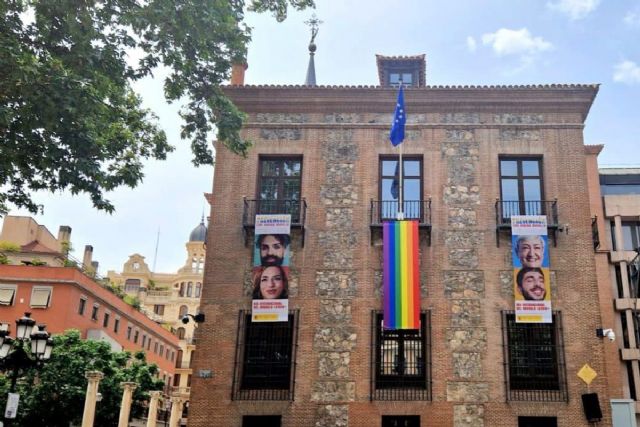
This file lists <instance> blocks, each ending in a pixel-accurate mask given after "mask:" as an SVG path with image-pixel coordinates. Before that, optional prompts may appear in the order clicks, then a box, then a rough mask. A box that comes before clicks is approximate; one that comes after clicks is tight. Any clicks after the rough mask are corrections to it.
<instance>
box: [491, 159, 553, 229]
mask: <svg viewBox="0 0 640 427" xmlns="http://www.w3.org/2000/svg"><path fill="white" fill-rule="evenodd" d="M543 160H544V159H543V156H542V155H529V156H528V155H524V156H523V155H500V156H498V187H499V191H500V201H501V202H502V203H503V207H502V215H503V217H505V207H504V203H505V202H518V211H519V215H528V214H529V213H527V202H529V203H535V202H539V203H540V209H539V212H537V213H536V215H546V206H545V204H544V203H542V202H543V201H544V200H545V194H544V193H545V192H544V162H543ZM503 161H515V162H516V175H503V172H502V162H503ZM530 161H536V162H538V175H537V176H534V175H524V173H523V167H522V162H530ZM533 178H537V179H538V182H539V185H540V200H527V199H525V198H524V193H525V191H524V181H525V179H533ZM503 179H515V180H516V181H517V185H518V200H506V199H505V198H504V194H503V192H502V180H503ZM506 211H507V212H508V213H509V215H508V217H509V218H510V217H511V215H513V211H514V209H512V208H508V209H506ZM532 215H533V214H532ZM505 218H506V217H505Z"/></svg>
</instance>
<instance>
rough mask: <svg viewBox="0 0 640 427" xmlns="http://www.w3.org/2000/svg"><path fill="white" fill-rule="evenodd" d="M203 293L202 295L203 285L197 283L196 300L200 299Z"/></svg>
mask: <svg viewBox="0 0 640 427" xmlns="http://www.w3.org/2000/svg"><path fill="white" fill-rule="evenodd" d="M201 293H202V283H200V282H198V283H196V294H195V295H194V296H195V297H196V298H200V294H201ZM196 313H197V312H196Z"/></svg>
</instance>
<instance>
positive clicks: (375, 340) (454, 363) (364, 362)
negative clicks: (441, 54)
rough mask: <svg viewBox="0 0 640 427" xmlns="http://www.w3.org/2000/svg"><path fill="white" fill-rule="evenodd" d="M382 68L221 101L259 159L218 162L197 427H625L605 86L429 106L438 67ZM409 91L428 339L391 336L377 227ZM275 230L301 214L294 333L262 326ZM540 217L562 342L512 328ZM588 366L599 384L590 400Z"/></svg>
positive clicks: (407, 158) (409, 179) (239, 93)
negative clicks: (597, 120)
mask: <svg viewBox="0 0 640 427" xmlns="http://www.w3.org/2000/svg"><path fill="white" fill-rule="evenodd" d="M377 63H378V67H379V75H380V86H378V87H366V86H365V87H363V86H347V87H344V86H340V87H337V86H336V87H333V86H329V87H327V86H314V85H306V86H272V85H264V86H244V85H243V78H242V72H243V70H244V67H235V68H234V76H232V81H233V82H234V83H235V85H234V86H229V87H226V88H224V91H225V93H226V94H227V95H228V96H229V97H230V98H231V99H232V101H233V102H234V103H235V104H236V105H237V106H238V108H239V109H240V110H242V111H243V112H245V113H246V114H247V121H246V123H245V126H244V130H243V137H245V138H248V139H250V140H251V141H253V142H254V146H253V147H252V149H251V150H250V151H249V153H248V155H247V157H246V158H243V157H241V156H237V155H234V154H231V153H230V152H229V150H227V149H226V148H225V147H224V146H223V144H221V143H216V168H215V177H214V186H213V192H212V197H211V200H212V207H211V209H212V211H214V210H215V213H216V215H215V216H212V220H211V222H210V224H209V233H208V241H207V248H208V251H209V252H208V254H207V261H206V266H205V278H204V283H205V286H204V290H203V296H202V300H201V304H202V305H201V307H202V309H203V312H204V313H205V315H206V316H207V321H206V322H205V323H204V324H203V325H201V326H200V328H198V330H197V332H196V336H197V339H198V352H197V354H196V357H195V358H194V369H195V371H197V372H202V373H211V374H212V375H197V376H194V379H193V381H192V388H191V391H192V397H191V406H190V415H189V425H190V426H193V427H204V426H207V427H208V426H229V427H240V426H243V427H250V426H262V427H265V426H281V425H282V426H347V425H348V426H354V427H356V426H357V427H370V426H383V427H386V426H400V425H402V426H407V427H409V426H431V425H434V426H435V425H437V426H451V425H455V426H482V425H485V426H491V427H501V426H510V427H512V426H520V427H524V426H571V427H575V426H588V425H590V423H589V422H588V421H587V419H586V417H585V414H584V412H583V406H582V402H581V396H582V394H583V393H587V391H591V392H596V393H598V396H599V402H600V406H601V408H602V412H603V418H602V425H611V423H612V419H611V410H610V406H609V400H610V398H612V397H615V393H617V391H616V390H614V389H613V388H615V387H616V385H615V383H612V382H611V381H610V378H609V377H608V374H609V372H608V371H607V369H606V362H607V361H608V359H607V357H608V356H607V355H608V354H610V352H611V348H610V344H611V343H610V342H608V341H607V342H603V340H602V339H601V338H598V337H597V336H596V332H595V331H596V329H597V328H601V327H602V326H603V325H604V326H606V325H605V324H604V320H603V319H604V317H603V315H602V313H601V310H600V306H599V304H598V303H596V301H597V300H598V296H599V294H598V280H597V276H596V271H597V266H596V263H597V262H596V257H598V256H599V255H597V254H595V253H594V249H593V245H592V227H591V217H590V210H591V203H590V202H591V200H590V198H589V195H588V194H587V192H586V191H585V190H584V189H586V188H587V187H588V180H587V158H588V152H589V147H585V145H584V143H583V127H584V124H585V120H586V118H587V115H588V113H589V110H590V108H591V105H592V103H593V101H594V98H595V96H596V94H597V92H598V86H597V85H538V86H491V87H489V86H482V87H480V86H478V87H474V86H471V87H468V86H465V87H450V86H447V87H441V86H440V87H429V86H425V81H426V77H425V75H424V73H425V71H424V70H425V69H426V67H425V61H424V57H423V56H412V57H382V56H378V58H377ZM405 74H406V75H407V76H411V77H410V78H411V83H412V85H411V87H408V88H406V89H405V100H406V111H407V112H408V122H407V126H406V138H405V142H404V143H403V145H402V149H403V152H404V163H403V164H404V181H405V194H404V200H406V201H407V203H408V204H410V205H411V206H412V207H414V208H415V209H414V210H413V211H412V213H411V214H410V217H411V218H415V219H417V220H419V222H420V242H419V250H420V272H419V277H420V282H421V300H420V308H421V311H422V315H421V328H420V329H418V330H415V331H414V332H403V331H400V332H389V331H386V330H384V329H382V327H381V322H380V314H379V313H380V310H381V309H382V298H381V282H382V246H383V242H382V237H381V232H380V228H381V225H382V222H383V221H384V220H386V219H392V218H393V214H390V213H389V212H387V211H386V210H385V206H389V205H391V206H393V203H397V202H394V199H395V197H397V196H393V181H394V179H395V174H396V173H395V170H396V165H397V163H398V149H397V148H393V147H392V146H391V144H390V143H389V124H390V123H391V118H392V113H393V109H394V106H395V104H396V96H397V89H396V88H394V87H391V86H392V85H393V84H394V83H395V82H396V81H398V80H399V79H400V77H402V79H403V81H406V78H405V77H403V76H404V75H405ZM390 190H391V191H390ZM264 212H267V213H283V214H287V213H289V214H291V215H292V242H291V262H290V279H289V309H290V316H289V321H288V322H272V323H252V322H251V317H250V316H249V315H250V312H251V306H252V305H251V299H252V297H251V293H252V283H251V280H250V277H251V269H252V256H253V246H252V244H251V242H252V241H253V227H254V215H255V214H256V213H264ZM531 213H542V214H545V215H546V217H547V222H548V231H549V241H548V248H547V250H548V252H549V254H550V266H551V274H550V276H551V291H552V292H551V294H552V298H551V299H552V301H551V302H552V307H553V316H552V319H553V321H552V323H544V324H522V323H515V322H514V313H513V309H514V290H513V289H514V287H513V280H514V279H513V276H514V274H513V266H512V247H511V221H510V219H511V218H510V216H511V215H512V214H513V215H515V214H531ZM599 259H600V258H598V260H599ZM598 262H600V261H598ZM585 364H588V365H590V366H591V367H592V368H593V369H594V370H595V371H596V372H597V373H598V375H599V376H598V377H597V378H596V379H595V380H594V381H593V382H592V383H591V385H590V386H589V387H587V386H586V385H585V384H584V383H583V382H582V380H580V379H579V378H578V376H577V373H578V371H579V370H580V369H581V368H582V367H583V365H585ZM612 390H613V391H612Z"/></svg>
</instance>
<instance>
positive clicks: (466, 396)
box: [447, 382, 489, 403]
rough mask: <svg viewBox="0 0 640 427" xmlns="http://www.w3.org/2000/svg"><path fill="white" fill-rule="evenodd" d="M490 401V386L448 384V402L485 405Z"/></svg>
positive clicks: (472, 383)
mask: <svg viewBox="0 0 640 427" xmlns="http://www.w3.org/2000/svg"><path fill="white" fill-rule="evenodd" d="M488 401H489V384H487V383H475V382H447V402H470V403H483V402H488Z"/></svg>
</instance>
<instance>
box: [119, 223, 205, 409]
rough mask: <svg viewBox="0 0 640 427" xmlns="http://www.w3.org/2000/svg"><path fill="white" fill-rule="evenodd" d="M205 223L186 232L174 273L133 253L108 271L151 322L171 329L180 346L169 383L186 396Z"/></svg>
mask: <svg viewBox="0 0 640 427" xmlns="http://www.w3.org/2000/svg"><path fill="white" fill-rule="evenodd" d="M206 237H207V227H206V226H205V224H204V217H203V218H202V220H201V222H200V224H198V225H197V226H196V227H195V228H194V229H193V231H192V232H191V233H190V235H189V241H188V242H187V244H186V249H187V259H186V261H185V264H184V266H183V267H182V268H180V269H179V270H178V271H177V272H176V273H156V272H153V271H151V270H150V269H149V266H148V264H147V263H146V262H145V257H143V256H142V255H140V254H133V255H131V256H130V257H129V259H128V260H127V262H125V263H124V266H123V267H122V272H120V273H116V272H114V271H109V272H108V273H107V278H108V279H109V281H110V282H111V283H112V284H114V285H116V286H118V287H120V288H121V289H122V290H123V291H124V292H125V293H126V294H127V295H129V296H132V297H135V298H137V299H138V301H139V302H140V307H141V310H142V311H143V312H144V313H145V314H146V315H147V316H148V317H149V318H151V319H152V320H154V321H155V322H157V323H159V324H162V325H163V326H164V327H165V328H166V329H168V330H171V331H172V332H173V333H174V334H175V335H176V336H177V337H178V340H179V345H180V350H179V352H178V357H177V359H176V364H175V370H176V374H175V376H174V378H173V382H172V383H171V385H172V386H173V392H174V394H178V395H180V396H181V397H182V398H184V399H188V397H189V393H190V387H191V375H192V369H191V359H192V357H193V354H194V352H195V349H196V346H195V340H194V338H193V333H194V330H195V327H196V323H195V322H194V321H193V319H190V320H189V322H188V323H186V324H185V323H183V322H182V319H183V318H184V317H185V316H186V315H187V314H192V315H195V314H196V313H198V312H199V310H200V295H201V293H202V278H203V272H204V259H205V240H206Z"/></svg>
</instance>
